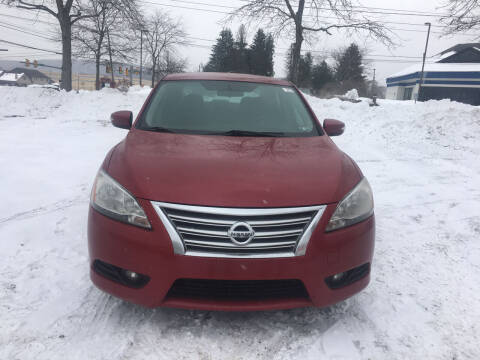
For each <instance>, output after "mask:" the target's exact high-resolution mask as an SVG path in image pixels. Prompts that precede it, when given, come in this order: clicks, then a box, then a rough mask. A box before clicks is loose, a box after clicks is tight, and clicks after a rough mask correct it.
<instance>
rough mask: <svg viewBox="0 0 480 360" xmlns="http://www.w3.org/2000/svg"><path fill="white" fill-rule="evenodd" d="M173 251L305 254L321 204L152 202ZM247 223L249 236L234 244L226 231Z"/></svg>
mask: <svg viewBox="0 0 480 360" xmlns="http://www.w3.org/2000/svg"><path fill="white" fill-rule="evenodd" d="M152 205H153V207H154V208H155V210H156V212H157V214H158V215H159V217H160V219H161V220H162V222H163V224H164V225H165V228H166V229H167V231H168V234H169V235H170V238H171V240H172V244H173V248H174V252H175V253H176V254H183V255H191V256H208V257H239V258H242V257H258V258H261V257H289V256H300V255H305V251H306V248H307V245H308V241H309V240H310V237H311V234H312V232H313V230H314V229H315V227H316V225H317V223H318V221H319V220H320V218H321V216H322V214H323V211H324V210H325V205H322V206H308V207H295V208H216V207H206V206H205V207H204V206H191V205H180V204H172V203H162V202H153V201H152ZM242 222H244V223H247V224H249V225H250V227H251V228H252V229H253V231H254V232H255V235H254V237H253V239H251V240H250V242H248V243H245V244H240V245H239V244H237V243H234V242H233V241H232V239H231V238H230V237H229V235H228V233H227V232H228V230H229V229H230V228H231V227H232V226H233V225H234V224H236V223H242Z"/></svg>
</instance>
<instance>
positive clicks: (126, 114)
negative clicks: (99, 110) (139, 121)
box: [110, 111, 133, 129]
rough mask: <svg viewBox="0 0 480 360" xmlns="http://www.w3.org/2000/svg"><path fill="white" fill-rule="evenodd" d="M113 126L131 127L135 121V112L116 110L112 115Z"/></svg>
mask: <svg viewBox="0 0 480 360" xmlns="http://www.w3.org/2000/svg"><path fill="white" fill-rule="evenodd" d="M110 120H111V121H112V124H113V126H115V127H118V128H121V129H130V128H131V127H132V122H133V114H132V112H131V111H116V112H114V113H113V114H112V115H110Z"/></svg>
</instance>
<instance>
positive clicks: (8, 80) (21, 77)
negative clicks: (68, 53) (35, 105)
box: [0, 67, 53, 86]
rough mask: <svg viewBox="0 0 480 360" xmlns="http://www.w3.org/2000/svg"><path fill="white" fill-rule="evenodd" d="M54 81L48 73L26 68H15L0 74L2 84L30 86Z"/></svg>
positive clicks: (0, 83)
mask: <svg viewBox="0 0 480 360" xmlns="http://www.w3.org/2000/svg"><path fill="white" fill-rule="evenodd" d="M51 83H53V81H52V79H50V78H49V77H48V76H47V75H45V74H44V73H42V72H41V71H38V70H34V69H26V68H19V67H17V68H14V69H12V70H10V71H5V72H4V73H3V74H2V75H0V85H9V86H28V85H33V84H35V85H47V84H51Z"/></svg>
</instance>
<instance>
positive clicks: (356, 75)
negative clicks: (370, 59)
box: [335, 43, 366, 93]
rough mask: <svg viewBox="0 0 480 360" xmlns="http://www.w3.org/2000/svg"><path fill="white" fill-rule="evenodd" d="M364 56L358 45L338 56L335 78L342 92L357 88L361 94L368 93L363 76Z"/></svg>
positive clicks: (353, 45) (352, 45)
mask: <svg viewBox="0 0 480 360" xmlns="http://www.w3.org/2000/svg"><path fill="white" fill-rule="evenodd" d="M362 60H363V57H362V54H361V52H360V49H359V47H358V45H357V44H354V43H352V44H351V45H350V46H349V47H348V48H347V49H345V51H343V52H341V53H339V54H337V56H336V66H335V78H336V80H337V81H338V82H339V84H340V86H341V87H342V90H350V89H351V88H354V87H355V88H356V89H357V90H358V91H359V93H362V92H364V91H366V84H365V75H363V65H362ZM349 88H350V89H349Z"/></svg>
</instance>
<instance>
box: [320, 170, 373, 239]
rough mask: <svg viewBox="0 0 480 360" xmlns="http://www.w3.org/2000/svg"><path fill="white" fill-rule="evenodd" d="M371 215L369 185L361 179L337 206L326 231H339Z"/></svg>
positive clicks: (371, 196) (371, 203)
mask: <svg viewBox="0 0 480 360" xmlns="http://www.w3.org/2000/svg"><path fill="white" fill-rule="evenodd" d="M372 214H373V195H372V189H371V188H370V184H369V183H368V181H367V179H366V178H363V179H362V180H361V181H360V182H359V183H358V184H357V186H355V187H354V188H353V190H352V191H350V192H349V193H348V194H347V195H346V196H345V197H344V198H343V199H342V200H341V201H340V202H339V203H338V205H337V208H336V209H335V212H334V213H333V215H332V217H331V218H330V221H329V222H328V225H327V228H326V231H333V230H337V229H341V228H344V227H347V226H350V225H353V224H356V223H358V222H360V221H363V220H365V219H366V218H368V217H369V216H370V215H372Z"/></svg>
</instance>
